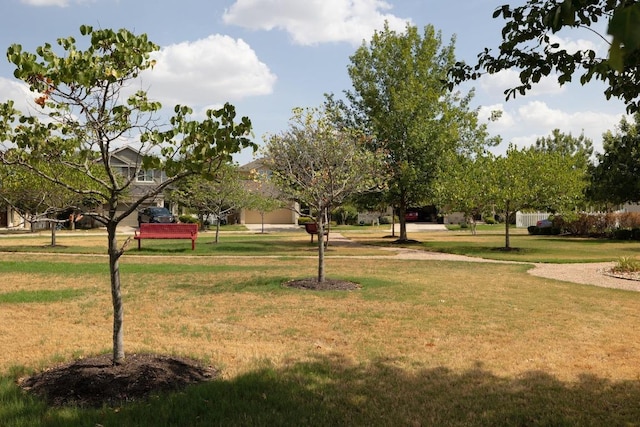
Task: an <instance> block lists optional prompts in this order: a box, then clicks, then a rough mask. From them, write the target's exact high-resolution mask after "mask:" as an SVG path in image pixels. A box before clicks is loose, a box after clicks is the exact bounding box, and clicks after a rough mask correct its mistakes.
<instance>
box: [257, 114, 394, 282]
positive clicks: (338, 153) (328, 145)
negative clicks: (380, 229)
mask: <svg viewBox="0 0 640 427" xmlns="http://www.w3.org/2000/svg"><path fill="white" fill-rule="evenodd" d="M331 113H332V112H331V111H327V109H326V108H325V109H317V108H311V109H302V108H296V109H294V110H293V117H292V119H291V120H290V122H289V128H288V129H287V130H286V131H283V132H281V133H280V134H277V135H271V136H269V137H268V138H267V140H266V154H267V162H266V164H267V165H268V166H269V167H270V168H271V171H272V175H271V180H272V182H273V183H274V184H275V185H276V186H277V187H278V188H279V189H280V191H282V193H283V195H285V196H287V197H288V198H289V199H291V200H295V201H298V202H300V203H301V204H302V205H305V206H307V207H309V208H310V209H311V212H312V215H314V216H315V221H316V223H317V228H318V278H317V280H318V282H324V281H325V270H324V248H325V246H324V231H325V228H326V226H327V223H326V215H325V214H326V213H327V212H329V211H330V210H331V209H332V208H334V207H337V206H339V205H340V204H341V203H343V201H345V200H346V199H347V198H349V197H350V196H352V195H354V194H356V193H361V192H365V191H371V190H372V189H374V188H376V187H377V185H376V184H377V181H378V180H379V179H380V178H382V177H383V176H382V173H381V171H382V170H383V169H382V167H381V164H382V163H381V156H380V155H379V154H378V153H375V152H371V151H369V150H367V149H366V148H365V146H364V140H363V138H362V137H360V136H359V135H357V134H355V133H353V132H351V131H350V130H349V129H345V128H338V127H336V126H335V124H334V122H333V121H332V119H331V117H332V116H331Z"/></svg>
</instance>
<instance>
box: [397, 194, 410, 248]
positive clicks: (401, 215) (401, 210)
mask: <svg viewBox="0 0 640 427" xmlns="http://www.w3.org/2000/svg"><path fill="white" fill-rule="evenodd" d="M406 213H407V207H406V206H405V205H404V203H403V204H401V205H400V206H399V207H398V221H399V222H400V237H399V238H398V241H400V242H406V241H407V240H408V239H407V219H406V217H405V214H406Z"/></svg>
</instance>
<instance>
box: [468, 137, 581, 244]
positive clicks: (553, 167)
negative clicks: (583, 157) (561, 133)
mask: <svg viewBox="0 0 640 427" xmlns="http://www.w3.org/2000/svg"><path fill="white" fill-rule="evenodd" d="M487 160H488V161H486V162H485V161H483V162H481V163H478V164H479V165H480V164H481V165H482V166H483V167H485V168H487V169H486V170H485V173H486V177H487V179H488V183H487V185H486V191H487V193H486V196H487V200H489V201H490V202H491V203H492V204H493V205H494V206H495V209H496V210H497V211H501V212H502V213H503V215H504V218H505V248H506V249H510V248H511V243H510V235H509V229H510V220H511V218H512V217H513V215H515V213H516V212H517V211H520V210H526V209H539V210H545V211H562V210H564V209H573V208H574V207H575V206H576V205H577V204H579V203H580V201H581V198H582V197H583V192H584V188H585V185H586V174H585V171H584V170H580V169H576V168H574V167H573V166H572V164H571V162H569V161H567V159H566V158H565V157H564V156H563V155H561V154H560V153H555V152H551V153H550V152H544V151H539V150H536V149H535V148H534V147H529V148H524V149H521V150H518V149H517V148H515V147H514V146H509V149H508V150H507V153H506V155H505V156H500V157H496V158H494V159H493V160H491V157H489V159H487Z"/></svg>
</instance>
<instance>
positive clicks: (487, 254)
mask: <svg viewBox="0 0 640 427" xmlns="http://www.w3.org/2000/svg"><path fill="white" fill-rule="evenodd" d="M343 234H344V235H345V236H347V237H349V238H350V239H352V240H354V241H357V242H360V243H363V244H367V245H374V246H387V245H389V239H388V238H387V233H384V232H378V233H357V232H349V231H346V232H344V233H343ZM409 239H412V240H416V241H417V242H416V243H412V244H406V245H402V246H404V247H407V248H411V249H417V250H425V251H433V252H444V253H453V254H458V255H469V256H472V257H478V258H486V259H495V260H508V261H520V262H542V263H575V262H607V261H616V260H618V259H620V258H621V257H631V258H637V257H638V256H640V242H637V241H618V240H609V239H588V238H573V237H568V236H532V235H529V234H528V233H527V231H526V230H523V229H512V230H511V238H510V241H511V244H510V247H511V248H512V250H510V251H505V250H504V247H505V237H504V226H503V225H500V226H487V227H485V228H484V229H482V230H479V231H478V234H477V235H475V236H473V235H471V233H470V232H469V231H467V230H456V231H448V232H444V231H439V232H413V233H409Z"/></svg>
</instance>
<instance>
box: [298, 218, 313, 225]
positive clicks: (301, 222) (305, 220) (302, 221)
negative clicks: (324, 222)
mask: <svg viewBox="0 0 640 427" xmlns="http://www.w3.org/2000/svg"><path fill="white" fill-rule="evenodd" d="M310 222H316V220H315V219H313V218H309V217H308V216H301V217H298V225H305V224H308V223H310Z"/></svg>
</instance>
